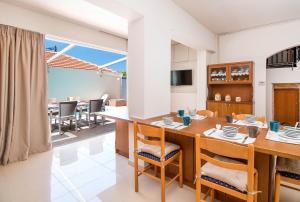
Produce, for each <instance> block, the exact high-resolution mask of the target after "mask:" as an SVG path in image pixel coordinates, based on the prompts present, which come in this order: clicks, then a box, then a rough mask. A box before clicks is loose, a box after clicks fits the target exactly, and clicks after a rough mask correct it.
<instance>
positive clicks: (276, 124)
mask: <svg viewBox="0 0 300 202" xmlns="http://www.w3.org/2000/svg"><path fill="white" fill-rule="evenodd" d="M279 127H280V123H279V122H278V121H271V122H270V129H271V131H274V132H278V131H279Z"/></svg>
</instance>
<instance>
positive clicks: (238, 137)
mask: <svg viewBox="0 0 300 202" xmlns="http://www.w3.org/2000/svg"><path fill="white" fill-rule="evenodd" d="M219 136H220V137H222V138H225V139H228V140H240V139H243V138H244V136H243V135H241V134H239V133H238V134H236V136H234V137H228V136H225V135H223V132H222V133H220V134H219Z"/></svg>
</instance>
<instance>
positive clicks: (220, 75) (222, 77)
mask: <svg viewBox="0 0 300 202" xmlns="http://www.w3.org/2000/svg"><path fill="white" fill-rule="evenodd" d="M209 74H210V76H209V78H210V83H223V82H226V81H227V71H226V66H224V67H212V68H210V72H209Z"/></svg>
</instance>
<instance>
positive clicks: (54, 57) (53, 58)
mask: <svg viewBox="0 0 300 202" xmlns="http://www.w3.org/2000/svg"><path fill="white" fill-rule="evenodd" d="M74 46H75V44H69V45H68V46H67V47H65V48H64V49H62V50H61V51H59V52H57V53H55V54H54V55H53V56H52V57H50V58H49V59H48V60H47V63H50V62H52V61H53V60H55V59H56V58H58V57H59V56H60V55H62V54H63V53H65V52H67V51H68V50H70V49H72V48H74Z"/></svg>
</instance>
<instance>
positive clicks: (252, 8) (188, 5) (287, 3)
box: [173, 0, 300, 34]
mask: <svg viewBox="0 0 300 202" xmlns="http://www.w3.org/2000/svg"><path fill="white" fill-rule="evenodd" d="M173 1H174V2H175V3H176V4H177V5H179V6H180V7H182V8H183V9H185V10H186V11H187V12H188V13H189V14H190V15H192V16H193V17H195V18H196V19H197V20H198V21H199V22H200V23H201V24H203V25H204V26H206V27H207V28H208V29H210V30H211V31H213V32H214V33H217V34H224V33H230V32H236V31H240V30H244V29H249V28H253V27H257V26H262V25H267V24H271V23H278V22H283V21H288V20H294V19H297V18H300V0H173Z"/></svg>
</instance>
